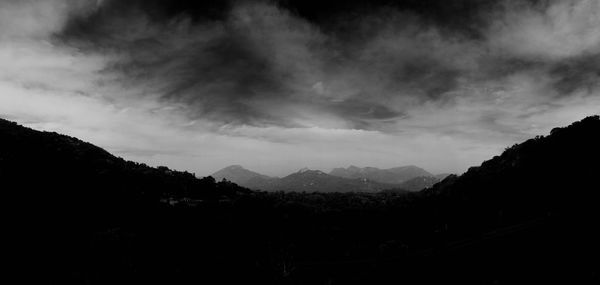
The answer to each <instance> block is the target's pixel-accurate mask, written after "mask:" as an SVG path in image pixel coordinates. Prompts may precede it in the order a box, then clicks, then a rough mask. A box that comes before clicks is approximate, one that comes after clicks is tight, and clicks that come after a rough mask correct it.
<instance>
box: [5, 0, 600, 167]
mask: <svg viewBox="0 0 600 285" xmlns="http://www.w3.org/2000/svg"><path fill="white" fill-rule="evenodd" d="M378 2H381V3H378ZM417 2H419V1H417ZM417 2H415V1H397V2H390V1H375V2H373V1H371V2H369V3H367V2H365V1H215V2H214V3H212V2H210V1H208V2H203V4H198V3H194V2H191V1H189V2H188V1H158V0H153V1H110V0H105V1H67V0H52V1H4V2H1V3H2V4H1V5H2V9H0V11H2V12H1V13H3V14H2V15H1V16H2V17H0V19H1V20H0V24H1V25H0V31H1V32H2V33H1V34H2V36H0V44H1V45H0V60H2V62H3V63H6V64H5V66H7V68H5V69H4V70H3V71H0V115H2V116H4V117H9V118H14V119H17V120H20V121H22V122H29V123H30V124H32V125H37V126H39V127H40V128H46V129H53V130H60V131H63V132H67V133H70V134H73V135H78V136H82V137H83V138H87V139H89V140H91V141H92V142H95V143H98V144H100V145H102V146H105V147H107V148H108V149H109V150H112V151H116V152H117V153H119V154H121V155H124V156H126V157H128V158H132V159H138V160H142V161H147V162H149V163H151V164H169V165H172V166H175V167H178V168H184V169H189V170H192V171H197V172H199V173H200V174H208V173H210V172H211V171H213V170H216V169H218V168H219V167H221V166H225V165H227V164H234V163H236V164H238V163H240V164H244V165H246V166H248V167H251V168H255V169H257V170H259V171H264V172H267V173H271V174H278V175H281V174H283V173H285V172H289V171H291V170H292V169H294V168H300V167H303V166H310V167H314V168H324V169H326V168H331V167H335V166H341V165H346V164H356V165H374V166H382V167H386V166H396V165H402V164H417V165H420V166H423V167H425V168H428V169H431V171H434V172H461V171H463V170H465V169H466V167H468V166H469V165H473V164H478V163H479V162H481V160H483V159H485V158H487V157H489V156H490V155H494V154H497V153H498V152H499V151H501V149H502V148H503V147H505V146H507V145H510V144H512V143H515V142H518V141H521V140H523V139H526V138H528V137H531V136H535V135H538V134H544V133H547V132H548V131H549V130H550V129H551V128H552V127H555V126H560V125H564V124H567V123H569V122H571V121H574V120H578V119H581V118H582V117H583V116H586V115H591V114H597V113H598V112H599V111H598V110H600V96H598V95H599V92H598V87H599V86H598V77H599V76H600V25H599V24H600V5H599V3H598V2H597V1H594V0H568V1H524V0H523V1H510V0H506V1H474V0H462V1H461V0H457V1H433V0H428V1H423V2H419V3H417Z"/></svg>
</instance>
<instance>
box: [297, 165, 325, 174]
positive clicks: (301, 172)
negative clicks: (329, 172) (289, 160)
mask: <svg viewBox="0 0 600 285" xmlns="http://www.w3.org/2000/svg"><path fill="white" fill-rule="evenodd" d="M296 173H300V174H317V175H323V174H326V173H325V172H323V171H321V170H312V169H310V168H308V167H303V168H302V169H300V170H298V172H296Z"/></svg>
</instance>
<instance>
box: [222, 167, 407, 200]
mask: <svg viewBox="0 0 600 285" xmlns="http://www.w3.org/2000/svg"><path fill="white" fill-rule="evenodd" d="M211 176H212V177H214V178H215V179H216V180H217V181H221V180H223V179H226V180H229V181H231V182H234V183H236V184H239V185H241V186H244V187H247V188H249V189H254V190H264V191H286V192H371V193H373V192H378V191H381V190H385V189H391V188H399V187H398V185H394V184H386V183H381V182H377V181H373V180H370V179H366V178H343V177H338V176H334V175H331V174H327V173H325V172H323V171H320V170H310V169H308V168H303V169H300V170H299V171H297V172H294V173H292V174H290V175H287V176H285V177H282V178H279V177H269V176H266V175H263V174H260V173H257V172H254V171H250V170H248V169H245V168H243V167H242V166H240V165H232V166H228V167H225V168H223V169H221V170H219V171H217V172H215V173H213V174H212V175H211Z"/></svg>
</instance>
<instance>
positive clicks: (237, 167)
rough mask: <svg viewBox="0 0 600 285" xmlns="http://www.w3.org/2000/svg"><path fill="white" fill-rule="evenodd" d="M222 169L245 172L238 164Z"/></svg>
mask: <svg viewBox="0 0 600 285" xmlns="http://www.w3.org/2000/svg"><path fill="white" fill-rule="evenodd" d="M223 169H227V170H246V168H244V167H243V166H241V165H239V164H234V165H230V166H227V167H225V168H223Z"/></svg>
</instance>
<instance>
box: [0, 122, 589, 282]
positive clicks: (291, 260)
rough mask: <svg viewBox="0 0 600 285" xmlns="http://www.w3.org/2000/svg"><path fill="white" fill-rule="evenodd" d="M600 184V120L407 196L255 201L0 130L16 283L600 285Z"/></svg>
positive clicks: (183, 176)
mask: <svg viewBox="0 0 600 285" xmlns="http://www.w3.org/2000/svg"><path fill="white" fill-rule="evenodd" d="M599 178H600V119H599V118H598V117H597V116H596V117H589V118H586V119H584V120H582V121H580V122H576V123H574V124H572V125H571V126H569V127H566V128H560V129H555V130H553V131H552V133H551V134H550V135H549V136H546V137H538V138H534V139H531V140H528V141H526V142H524V143H522V144H519V145H515V146H513V147H510V148H508V149H506V151H505V152H504V153H503V154H502V155H501V156H497V157H494V158H492V159H490V160H488V161H486V162H484V163H483V164H482V165H481V166H479V167H473V168H471V169H469V170H468V171H467V172H466V173H465V174H463V175H462V176H459V177H457V176H450V177H448V178H446V179H445V180H443V181H442V182H441V183H438V184H436V185H435V186H434V187H433V188H430V189H426V190H424V191H421V192H418V193H409V194H406V193H393V192H386V193H369V194H363V193H283V192H256V191H250V190H248V189H245V188H242V187H239V186H237V185H235V184H233V183H229V182H216V181H215V180H214V179H212V178H210V177H207V178H202V179H197V178H195V177H194V175H193V174H190V173H186V172H177V171H173V170H170V169H168V168H166V167H159V168H152V167H148V166H146V165H143V164H138V163H134V162H129V161H125V160H123V159H120V158H117V157H115V156H112V155H111V154H109V153H107V152H106V151H104V150H102V149H100V148H98V147H95V146H93V145H91V144H88V143H85V142H82V141H80V140H78V139H75V138H71V137H67V136H63V135H59V134H56V133H47V132H38V131H34V130H31V129H27V128H24V127H21V126H19V125H17V124H14V123H11V122H8V121H4V120H0V181H1V184H0V187H1V189H2V193H3V197H4V200H3V201H4V205H5V207H4V208H5V210H6V212H7V214H5V218H6V219H7V220H8V226H7V227H5V229H6V232H5V236H8V237H9V239H8V241H7V242H5V245H7V249H8V251H9V252H10V254H9V255H8V256H9V257H10V259H9V260H10V263H11V265H14V266H15V267H16V269H18V270H17V271H13V272H18V276H19V279H18V280H17V282H11V283H32V282H35V283H34V284H148V283H161V284H224V283H236V284H248V283H250V282H254V283H256V282H259V283H257V284H454V283H456V282H460V283H457V284H515V283H529V284H547V283H562V284H600V283H599V281H600V259H599V256H600V255H599V254H600V250H599V243H600V237H599V235H598V233H597V232H598V228H599V226H600V220H599V219H598V214H599V211H600V206H598V203H599V202H600V199H599V198H600V194H599V191H600V187H599V186H598V185H599V183H598V179H599ZM19 281H20V282H19Z"/></svg>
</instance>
